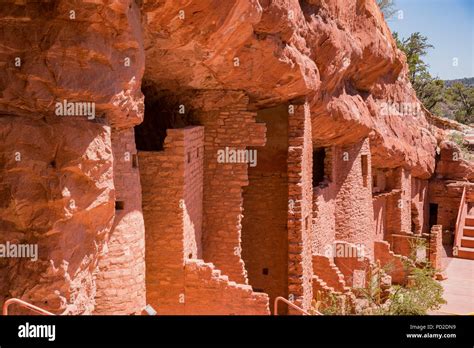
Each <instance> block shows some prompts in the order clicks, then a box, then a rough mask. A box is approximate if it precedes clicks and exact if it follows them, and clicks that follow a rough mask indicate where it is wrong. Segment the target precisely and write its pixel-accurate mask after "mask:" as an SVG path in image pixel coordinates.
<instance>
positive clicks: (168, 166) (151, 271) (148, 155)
mask: <svg viewBox="0 0 474 348" xmlns="http://www.w3.org/2000/svg"><path fill="white" fill-rule="evenodd" d="M202 140H203V129H202V127H187V128H182V129H168V130H167V137H166V139H165V143H164V151H160V152H139V153H138V156H139V163H140V178H141V183H142V194H143V215H144V218H145V227H146V234H145V236H146V253H145V255H146V292H147V302H148V303H149V304H151V305H152V306H153V307H154V308H155V309H156V310H157V311H158V312H159V313H160V314H182V313H184V293H185V285H184V281H185V271H184V262H185V258H186V257H189V256H191V257H195V256H197V255H198V254H199V253H200V252H199V251H198V247H199V245H200V243H199V241H196V236H199V234H200V226H201V221H200V212H201V211H202V208H201V207H200V204H201V202H202V201H200V198H201V192H202V185H201V182H199V180H200V178H202V163H203V158H202V156H199V157H198V149H200V150H201V149H202V146H203V142H202ZM191 175H195V178H194V179H193V180H191V181H188V182H186V181H185V178H188V179H189V176H191ZM193 234H194V236H193Z"/></svg>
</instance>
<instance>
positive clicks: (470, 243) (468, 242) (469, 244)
mask: <svg viewBox="0 0 474 348" xmlns="http://www.w3.org/2000/svg"><path fill="white" fill-rule="evenodd" d="M461 246H462V247H465V248H474V237H466V236H463V237H462V239H461Z"/></svg>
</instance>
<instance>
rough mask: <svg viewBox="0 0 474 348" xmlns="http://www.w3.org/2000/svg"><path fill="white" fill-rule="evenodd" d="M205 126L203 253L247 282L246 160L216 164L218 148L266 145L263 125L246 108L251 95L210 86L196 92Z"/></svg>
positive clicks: (235, 278) (231, 276)
mask: <svg viewBox="0 0 474 348" xmlns="http://www.w3.org/2000/svg"><path fill="white" fill-rule="evenodd" d="M193 107H194V108H195V109H196V117H197V118H198V120H199V122H200V124H202V125H203V126H204V129H205V131H204V146H205V148H204V186H203V190H204V191H203V236H202V243H203V258H204V260H205V261H206V262H212V263H214V264H215V265H216V267H217V268H219V269H220V270H222V272H223V273H224V274H226V275H228V276H229V279H231V280H233V281H236V282H238V283H242V284H247V274H246V271H245V266H244V262H243V260H242V258H241V251H242V247H241V229H242V226H241V219H242V213H243V201H242V200H243V199H242V187H244V186H247V185H248V176H247V167H248V164H246V163H218V162H217V153H218V150H224V149H225V148H226V147H229V148H232V149H236V150H245V149H246V147H248V146H263V145H265V125H264V124H257V123H255V117H256V112H249V111H247V108H248V97H247V96H246V95H245V94H244V93H243V92H238V91H227V92H226V91H221V92H217V91H207V92H201V93H200V94H197V95H195V96H194V97H193Z"/></svg>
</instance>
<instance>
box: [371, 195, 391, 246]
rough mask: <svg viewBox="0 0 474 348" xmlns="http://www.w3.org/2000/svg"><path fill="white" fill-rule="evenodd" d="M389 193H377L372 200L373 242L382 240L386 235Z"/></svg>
mask: <svg viewBox="0 0 474 348" xmlns="http://www.w3.org/2000/svg"><path fill="white" fill-rule="evenodd" d="M392 194H393V193H392V192H389V193H377V194H375V195H374V197H373V198H372V204H373V209H374V221H375V238H374V239H375V241H381V240H384V238H385V237H386V234H387V200H388V196H389V195H392Z"/></svg>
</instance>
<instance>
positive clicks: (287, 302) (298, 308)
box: [273, 296, 322, 315]
mask: <svg viewBox="0 0 474 348" xmlns="http://www.w3.org/2000/svg"><path fill="white" fill-rule="evenodd" d="M279 301H282V302H284V303H286V304H287V305H288V306H290V307H291V308H293V309H295V310H297V311H298V312H300V313H302V314H303V315H311V314H309V313H308V312H306V311H305V310H304V309H303V308H300V307H298V306H297V305H295V304H294V303H292V302H290V301H288V300H287V299H286V298H284V297H281V296H278V297H277V298H275V302H274V305H273V315H278V302H279ZM316 314H317V315H322V314H321V313H319V312H316Z"/></svg>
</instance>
